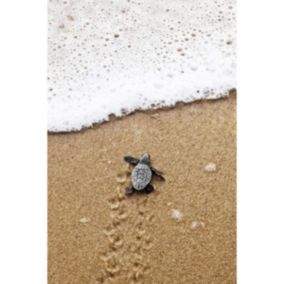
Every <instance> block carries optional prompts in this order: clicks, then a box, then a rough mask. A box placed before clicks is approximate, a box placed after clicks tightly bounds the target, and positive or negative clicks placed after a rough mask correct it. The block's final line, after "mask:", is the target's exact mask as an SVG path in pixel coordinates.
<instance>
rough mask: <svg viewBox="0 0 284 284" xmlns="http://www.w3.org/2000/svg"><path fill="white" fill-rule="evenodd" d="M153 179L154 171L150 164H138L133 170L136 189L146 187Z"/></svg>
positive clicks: (133, 181) (132, 175)
mask: <svg viewBox="0 0 284 284" xmlns="http://www.w3.org/2000/svg"><path fill="white" fill-rule="evenodd" d="M151 179H152V171H151V169H150V167H149V166H148V165H145V164H138V165H137V166H136V167H135V168H134V169H133V171H132V174H131V181H132V185H133V187H134V188H135V189H136V190H142V189H144V188H145V187H146V186H147V185H148V184H149V183H150V181H151Z"/></svg>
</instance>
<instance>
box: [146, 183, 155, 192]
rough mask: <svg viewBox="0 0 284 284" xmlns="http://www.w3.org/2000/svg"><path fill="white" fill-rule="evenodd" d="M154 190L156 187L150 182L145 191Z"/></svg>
mask: <svg viewBox="0 0 284 284" xmlns="http://www.w3.org/2000/svg"><path fill="white" fill-rule="evenodd" d="M152 191H154V187H153V185H152V184H151V183H149V184H148V185H147V186H146V188H145V192H147V193H150V192H152Z"/></svg>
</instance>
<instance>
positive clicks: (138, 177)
mask: <svg viewBox="0 0 284 284" xmlns="http://www.w3.org/2000/svg"><path fill="white" fill-rule="evenodd" d="M124 160H125V161H126V162H128V163H129V164H131V165H133V166H135V167H134V169H133V171H132V174H131V182H132V187H130V188H128V189H126V194H127V195H130V194H133V193H134V192H135V191H140V192H142V191H144V192H147V193H150V192H152V191H153V190H154V188H153V185H152V184H151V181H152V175H153V174H154V175H156V176H157V177H159V178H160V179H161V180H165V178H164V177H163V176H162V173H161V172H160V171H158V170H156V169H155V168H154V167H152V166H151V163H150V155H149V154H148V153H146V154H144V155H143V156H142V158H141V159H137V158H134V157H131V156H125V157H124Z"/></svg>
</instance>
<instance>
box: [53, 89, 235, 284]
mask: <svg viewBox="0 0 284 284" xmlns="http://www.w3.org/2000/svg"><path fill="white" fill-rule="evenodd" d="M235 109H236V95H235V93H234V92H232V93H231V95H230V96H229V97H228V98H223V99H219V100H215V101H198V102H194V103H191V104H186V105H178V106H176V107H175V108H172V109H164V110H156V111H146V112H135V113H134V114H131V115H128V116H126V117H123V118H120V119H112V120H111V121H110V122H106V123H103V124H101V125H97V126H95V127H94V128H92V129H87V130H84V131H82V132H77V133H69V134H68V133H67V134H49V136H48V182H49V184H48V200H49V205H48V207H49V208H48V215H49V216H48V228H49V232H48V246H49V247H48V251H49V256H48V270H49V283H50V284H65V283H66V284H67V283H68V284H71V283H72V284H73V283H74V284H85V283H90V284H92V283H121V284H125V283H147V284H170V283H176V284H179V283H190V284H209V283H210V284H215V283H216V284H222V283H224V284H233V283H236V271H235V269H236V267H235V266H236V259H235V258H236V252H235V249H236V248H235V247H236V244H235V243H236V110H235ZM145 152H148V153H150V155H151V161H152V164H153V165H154V166H155V167H156V168H157V169H159V170H161V171H163V172H164V176H165V178H166V181H165V182H161V181H159V180H158V179H154V182H153V184H154V188H155V190H154V192H153V193H151V194H148V195H146V194H135V195H133V196H131V197H127V196H125V194H124V192H125V188H126V187H128V186H129V184H130V178H129V176H130V172H131V167H130V166H128V165H127V164H126V163H125V162H124V161H123V156H125V155H126V154H131V155H133V156H135V157H140V156H141V155H142V154H143V153H145Z"/></svg>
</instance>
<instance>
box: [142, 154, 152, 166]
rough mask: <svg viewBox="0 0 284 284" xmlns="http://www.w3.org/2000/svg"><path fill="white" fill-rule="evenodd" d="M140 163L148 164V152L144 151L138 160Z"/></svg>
mask: <svg viewBox="0 0 284 284" xmlns="http://www.w3.org/2000/svg"><path fill="white" fill-rule="evenodd" d="M140 163H143V164H149V163H150V155H149V154H148V153H145V154H144V155H143V156H142V158H141V160H140Z"/></svg>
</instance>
